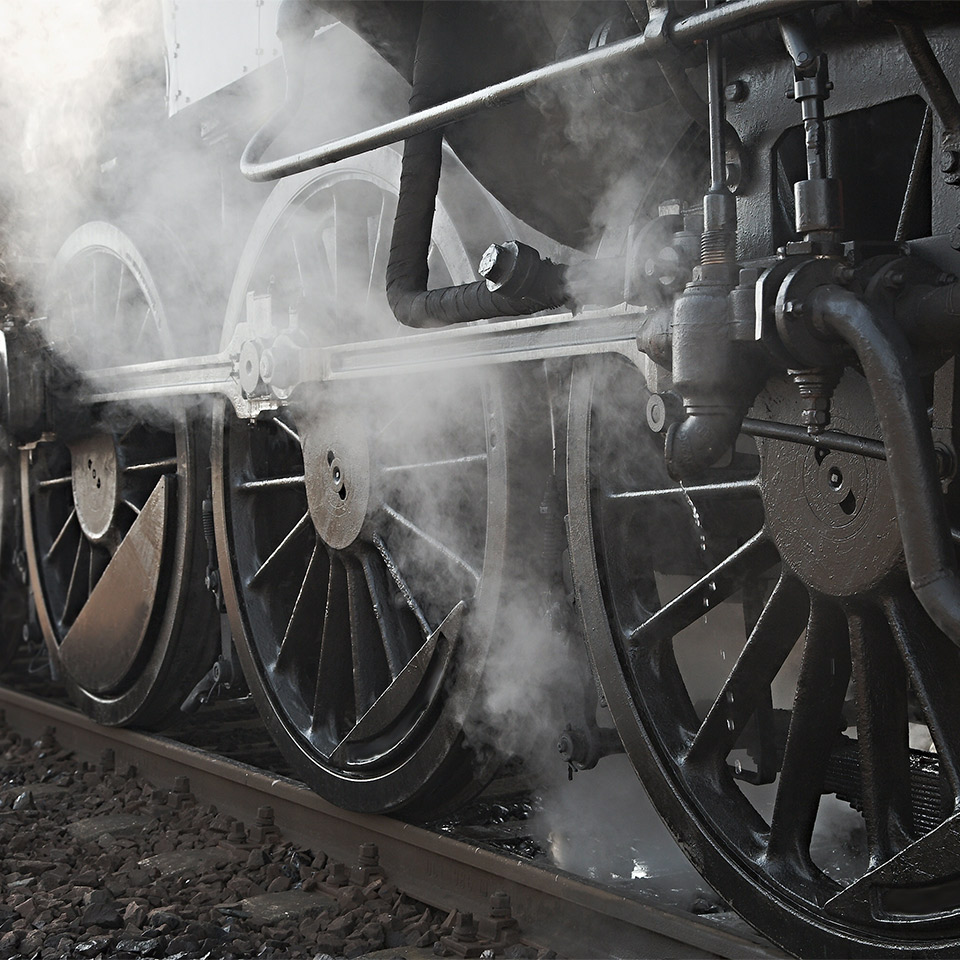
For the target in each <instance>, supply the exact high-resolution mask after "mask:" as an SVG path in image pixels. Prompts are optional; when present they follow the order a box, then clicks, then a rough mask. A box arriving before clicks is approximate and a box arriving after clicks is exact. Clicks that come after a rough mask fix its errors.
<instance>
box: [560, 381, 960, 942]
mask: <svg viewBox="0 0 960 960" xmlns="http://www.w3.org/2000/svg"><path fill="white" fill-rule="evenodd" d="M571 396H572V398H573V400H572V405H571V414H570V431H571V432H570V463H569V469H568V482H569V495H570V510H571V530H572V532H573V537H572V543H571V549H572V555H573V562H574V567H575V575H576V579H577V581H578V585H579V586H578V589H579V599H580V604H581V612H582V616H583V620H584V624H585V627H586V632H587V637H588V642H589V644H590V647H591V651H592V653H593V656H594V659H595V662H596V664H597V669H598V673H599V675H600V680H601V684H602V686H603V689H604V693H605V695H606V697H607V699H608V702H609V704H610V707H611V710H612V713H613V716H614V719H615V721H616V723H617V727H618V730H619V731H620V733H621V736H622V737H623V739H624V742H625V744H626V746H627V749H628V753H629V754H630V756H631V759H632V760H633V762H634V764H635V766H636V767H637V769H638V772H639V773H640V775H641V778H642V779H643V781H644V783H645V785H646V786H647V788H648V790H649V792H650V793H651V796H652V798H653V799H654V802H655V804H656V806H657V808H658V810H659V811H660V813H661V815H662V816H663V817H664V819H665V820H666V821H667V823H668V825H669V826H670V827H671V829H672V830H673V832H674V833H675V834H676V835H677V836H678V837H679V838H680V839H681V841H682V844H683V846H684V848H685V850H686V851H687V853H688V855H690V856H691V859H693V861H694V864H695V865H696V866H697V867H698V868H699V869H700V870H701V872H703V873H704V876H705V877H706V879H707V880H708V881H710V882H711V883H712V884H713V885H714V886H715V887H716V888H717V889H718V891H719V892H720V893H721V894H722V895H723V896H725V897H726V898H727V899H728V900H729V902H730V903H731V904H732V905H733V906H735V908H736V909H737V910H738V911H739V912H741V914H742V915H744V917H745V918H746V919H747V920H749V921H751V922H752V923H754V924H755V925H756V926H758V928H760V929H761V930H762V931H763V932H764V933H766V934H767V935H768V936H770V937H771V938H773V939H774V940H776V941H777V942H779V943H780V944H781V945H783V946H784V947H785V948H787V949H789V950H791V951H794V952H797V953H798V954H800V955H807V954H810V955H813V954H817V955H819V954H822V953H823V952H824V951H827V953H831V952H833V953H840V952H842V953H843V954H844V955H876V954H877V953H878V952H888V951H889V952H894V953H896V952H902V951H903V950H905V949H906V950H909V951H911V952H919V953H924V954H927V953H929V954H931V955H933V954H938V953H941V954H944V955H946V954H949V953H951V952H955V949H956V940H955V939H952V938H955V937H957V935H958V932H960V897H958V895H957V891H955V890H954V887H955V886H956V884H955V881H954V880H953V877H954V876H955V875H956V873H957V870H956V864H957V858H956V857H955V856H954V855H953V854H952V852H949V851H950V849H951V846H952V844H953V843H954V842H955V841H953V840H952V838H953V837H954V835H955V831H956V828H955V826H954V823H953V821H952V819H951V818H953V817H954V816H955V815H956V805H957V793H958V791H957V784H958V777H957V771H958V769H960V767H958V762H957V761H958V759H960V758H958V757H957V749H958V746H960V710H958V708H957V705H956V703H955V698H953V696H952V694H951V693H950V692H949V690H948V689H947V685H946V683H945V681H944V678H945V677H950V676H955V675H956V670H957V668H958V666H960V652H958V651H957V649H956V648H955V647H954V646H953V645H952V644H951V643H950V642H949V641H948V640H947V638H946V637H944V636H943V635H942V634H940V633H939V631H937V630H936V629H935V628H934V626H933V624H932V623H931V622H930V621H929V618H928V617H927V616H926V614H925V613H924V612H923V610H922V608H921V607H920V605H919V603H918V602H917V601H916V599H915V598H914V596H913V594H912V592H911V591H910V589H909V585H908V583H907V581H906V577H905V573H904V570H903V563H902V556H901V551H900V547H899V533H898V531H897V528H896V519H895V511H894V510H893V507H892V500H891V499H890V496H889V490H888V487H887V481H886V476H885V468H884V467H883V464H881V463H879V462H876V461H874V462H868V461H865V460H864V458H861V457H855V456H852V455H834V454H830V453H828V452H827V451H823V450H818V449H817V448H809V447H808V448H793V447H789V446H788V445H786V444H778V442H776V441H758V442H757V444H756V445H752V444H750V443H749V442H746V443H744V442H741V444H740V445H739V446H738V451H739V452H738V453H736V454H735V455H734V458H733V460H732V461H731V463H730V464H729V465H727V466H726V467H716V468H713V469H711V470H709V471H706V472H705V474H704V476H703V477H698V478H696V480H695V481H691V482H690V483H689V485H688V489H687V491H686V494H684V492H683V491H682V490H680V489H679V487H678V485H677V484H675V483H674V482H672V481H671V480H670V479H669V478H668V476H667V474H666V470H665V468H664V466H663V456H662V454H663V449H662V440H661V439H660V438H658V437H656V436H654V435H653V434H651V433H649V431H648V430H647V428H646V425H645V417H644V405H645V401H646V397H647V396H648V394H647V393H646V391H645V388H644V385H643V379H642V377H641V375H640V374H639V372H638V371H637V370H636V369H635V368H633V367H632V366H630V365H628V364H627V363H620V362H610V363H607V364H605V365H596V366H588V365H586V364H584V365H583V366H581V367H580V368H579V370H578V373H577V375H576V377H575V381H574V384H573V386H572V393H571ZM866 397H867V392H866V387H865V384H864V383H863V381H862V378H860V377H859V376H858V375H856V374H854V373H851V372H848V373H847V375H846V376H845V377H844V379H843V381H842V382H841V384H840V386H839V387H838V392H837V395H836V397H835V404H834V412H835V418H834V423H835V425H836V429H840V430H846V431H848V432H851V433H859V434H861V435H863V434H866V435H868V436H876V435H877V426H876V421H875V419H874V417H873V414H872V410H871V407H870V404H869V402H868V400H865V398H866ZM794 403H795V401H794V400H793V395H792V393H791V392H790V391H789V385H787V384H783V385H779V386H778V385H777V384H771V385H769V386H768V389H767V390H766V391H765V393H764V394H763V395H761V398H760V400H759V401H758V406H759V407H760V409H758V410H757V411H756V412H757V414H758V415H760V416H766V417H767V418H768V419H778V420H788V421H789V420H790V419H791V416H792V417H793V418H794V421H795V420H796V419H799V407H797V408H796V409H794V408H793V406H792V404H794ZM791 511H792V512H791ZM665 531H669V536H668V537H666V538H665V537H664V536H663V534H664V532H665ZM865 538H867V539H866V540H865ZM865 542H866V543H868V544H870V549H869V550H866V549H865V548H864V544H865ZM857 557H859V558H860V559H859V563H854V562H853V561H854V560H855V559H856V558H857ZM781 558H782V559H781ZM814 560H816V562H814ZM704 615H706V616H705V620H706V623H705V624H703V623H701V618H703V617H704ZM908 737H910V738H912V740H913V742H914V743H915V744H916V745H918V746H919V745H922V746H924V747H925V749H917V748H913V749H911V747H910V745H909V743H908ZM922 740H925V744H921V741H922ZM931 740H932V742H933V744H934V746H935V749H936V751H937V752H936V753H932V752H930V741H931ZM822 794H836V795H837V797H840V798H842V799H843V800H844V801H846V802H845V803H839V802H837V800H836V799H835V798H834V797H829V799H828V800H823V801H821V796H822ZM849 803H856V804H857V806H858V807H859V808H860V809H861V811H862V813H857V812H856V811H854V810H853V809H852V808H851V806H849V805H848V804H849ZM831 818H835V819H831ZM831 824H832V827H831ZM828 827H829V828H831V829H833V831H834V833H833V837H832V839H833V841H834V842H833V843H832V844H828V843H827V840H828V839H829V836H830V835H829V834H828V832H827V829H828ZM837 837H841V838H842V842H838V841H837ZM945 851H946V852H945Z"/></svg>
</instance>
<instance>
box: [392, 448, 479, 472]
mask: <svg viewBox="0 0 960 960" xmlns="http://www.w3.org/2000/svg"><path fill="white" fill-rule="evenodd" d="M486 461H487V455H486V454H485V453H470V454H465V455H464V456H462V457H449V458H448V459H446V460H424V461H423V462H422V463H398V464H394V465H393V466H389V467H380V473H398V472H400V471H402V470H431V469H433V468H435V467H463V466H467V465H468V464H471V463H486Z"/></svg>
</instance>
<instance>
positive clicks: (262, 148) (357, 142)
mask: <svg viewBox="0 0 960 960" xmlns="http://www.w3.org/2000/svg"><path fill="white" fill-rule="evenodd" d="M827 2H832V0H731V2H730V3H725V4H721V5H719V6H717V7H715V8H713V9H712V10H705V11H704V12H702V13H695V14H692V15H691V16H689V17H686V18H684V19H683V20H678V21H676V22H675V23H673V24H671V25H670V26H669V28H668V29H667V36H666V37H659V36H653V37H650V36H647V35H646V34H641V35H639V36H637V37H632V38H630V39H627V40H620V41H619V42H617V43H610V44H606V45H605V46H602V47H598V48H597V49H595V50H591V51H589V52H587V53H583V54H580V56H577V57H571V58H570V59H569V60H563V61H560V62H559V63H551V64H548V65H547V66H544V67H539V68H537V69H536V70H531V71H529V72H528V73H524V74H521V75H520V76H518V77H513V78H511V79H510V80H505V81H504V82H502V83H497V84H493V85H492V86H489V87H485V88H484V89H482V90H478V91H476V92H475V93H470V94H467V95H466V96H462V97H456V98H454V99H453V100H450V101H449V102H447V103H442V104H438V105H437V106H435V107H428V108H427V109H425V110H420V111H418V112H417V113H412V114H410V116H408V117H403V118H402V119H400V120H394V121H393V122H391V123H385V124H383V125H382V126H379V127H375V128H374V129H373V130H367V131H364V132H363V133H360V134H355V135H354V136H350V137H344V138H343V139H341V140H335V141H333V142H331V143H328V144H324V145H323V146H322V147H318V148H316V149H314V150H307V151H304V152H302V153H299V154H296V155H294V156H291V157H284V158H283V159H280V160H272V161H266V162H261V158H262V156H263V154H264V153H265V152H266V150H267V148H268V147H269V146H270V143H271V142H272V140H273V137H275V136H276V135H277V133H279V126H280V121H278V120H274V119H271V120H270V121H268V124H267V125H266V126H265V127H264V128H263V129H262V130H261V131H260V132H259V133H258V134H257V135H256V136H255V137H254V138H253V139H252V140H251V141H250V143H249V144H247V148H246V150H244V153H243V156H242V157H241V159H240V170H241V172H242V173H243V175H244V176H245V177H247V178H248V179H250V180H278V179H281V178H282V177H288V176H291V175H292V174H295V173H302V172H303V171H304V170H313V169H315V168H316V167H320V166H325V165H327V164H330V163H335V162H336V161H338V160H346V159H347V158H349V157H355V156H358V155H359V154H362V153H368V152H369V151H371V150H376V149H377V148H378V147H385V146H388V145H389V144H391V143H398V142H399V141H401V140H407V139H409V138H411V137H415V136H417V135H419V134H422V133H427V132H429V131H431V130H436V129H438V128H440V127H444V126H446V125H447V124H450V123H455V122H456V121H457V120H462V119H464V118H465V117H469V116H470V115H471V114H473V113H475V112H476V111H478V110H482V109H485V108H487V107H493V106H497V105H498V104H502V103H508V102H510V101H511V100H512V99H514V98H515V97H518V96H520V95H522V94H523V93H524V92H525V91H527V90H529V89H531V88H532V87H534V86H536V85H537V84H540V83H547V82H550V81H555V80H560V79H562V78H564V77H566V76H570V75H573V74H577V73H580V72H583V71H591V70H602V69H604V68H605V67H608V66H612V65H614V64H617V63H619V62H620V61H621V60H622V59H626V58H628V57H641V56H655V55H656V52H657V50H658V49H659V48H660V47H661V46H662V45H663V44H664V43H669V42H671V41H672V42H673V43H676V44H680V45H683V44H691V43H697V42H700V41H703V40H706V39H708V38H710V37H713V36H718V35H720V34H722V33H725V32H728V31H732V30H736V29H739V28H741V27H744V26H747V25H749V24H751V23H755V22H757V21H758V20H765V19H768V18H773V17H776V16H777V14H778V13H781V12H783V11H786V10H796V9H797V8H798V7H800V6H811V7H812V6H822V5H824V3H827ZM287 115H288V107H287V106H284V107H282V108H281V111H280V113H278V115H277V117H279V118H281V119H282V118H283V117H285V116H287ZM271 134H272V136H271Z"/></svg>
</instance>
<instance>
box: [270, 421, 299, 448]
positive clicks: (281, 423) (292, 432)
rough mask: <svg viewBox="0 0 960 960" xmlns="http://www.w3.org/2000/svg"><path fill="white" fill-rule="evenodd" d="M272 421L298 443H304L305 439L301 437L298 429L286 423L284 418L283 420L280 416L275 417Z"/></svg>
mask: <svg viewBox="0 0 960 960" xmlns="http://www.w3.org/2000/svg"><path fill="white" fill-rule="evenodd" d="M272 423H274V424H275V425H276V426H278V427H279V428H280V429H281V430H282V431H283V432H284V433H285V434H286V435H287V436H288V437H290V438H291V439H292V440H295V441H296V442H297V443H298V444H301V445H302V444H303V441H302V440H301V439H300V434H299V433H297V431H296V430H294V429H293V427H291V426H290V424H288V423H286V422H285V421H284V420H281V419H280V417H274V418H273V420H272Z"/></svg>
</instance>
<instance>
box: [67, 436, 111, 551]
mask: <svg viewBox="0 0 960 960" xmlns="http://www.w3.org/2000/svg"><path fill="white" fill-rule="evenodd" d="M70 454H71V458H72V466H71V479H72V481H73V504H74V506H75V507H76V510H77V519H78V520H79V522H80V527H81V529H82V530H83V532H84V534H85V535H86V537H87V538H88V539H89V540H91V541H92V542H93V543H103V542H105V541H108V540H110V539H111V534H112V533H113V532H114V529H115V520H116V515H117V507H118V505H119V503H120V469H119V458H118V456H117V447H116V444H115V443H114V439H113V436H112V435H111V434H98V435H96V436H93V437H88V438H87V439H85V440H82V441H81V442H79V443H76V444H74V445H73V446H72V447H71V448H70Z"/></svg>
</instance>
